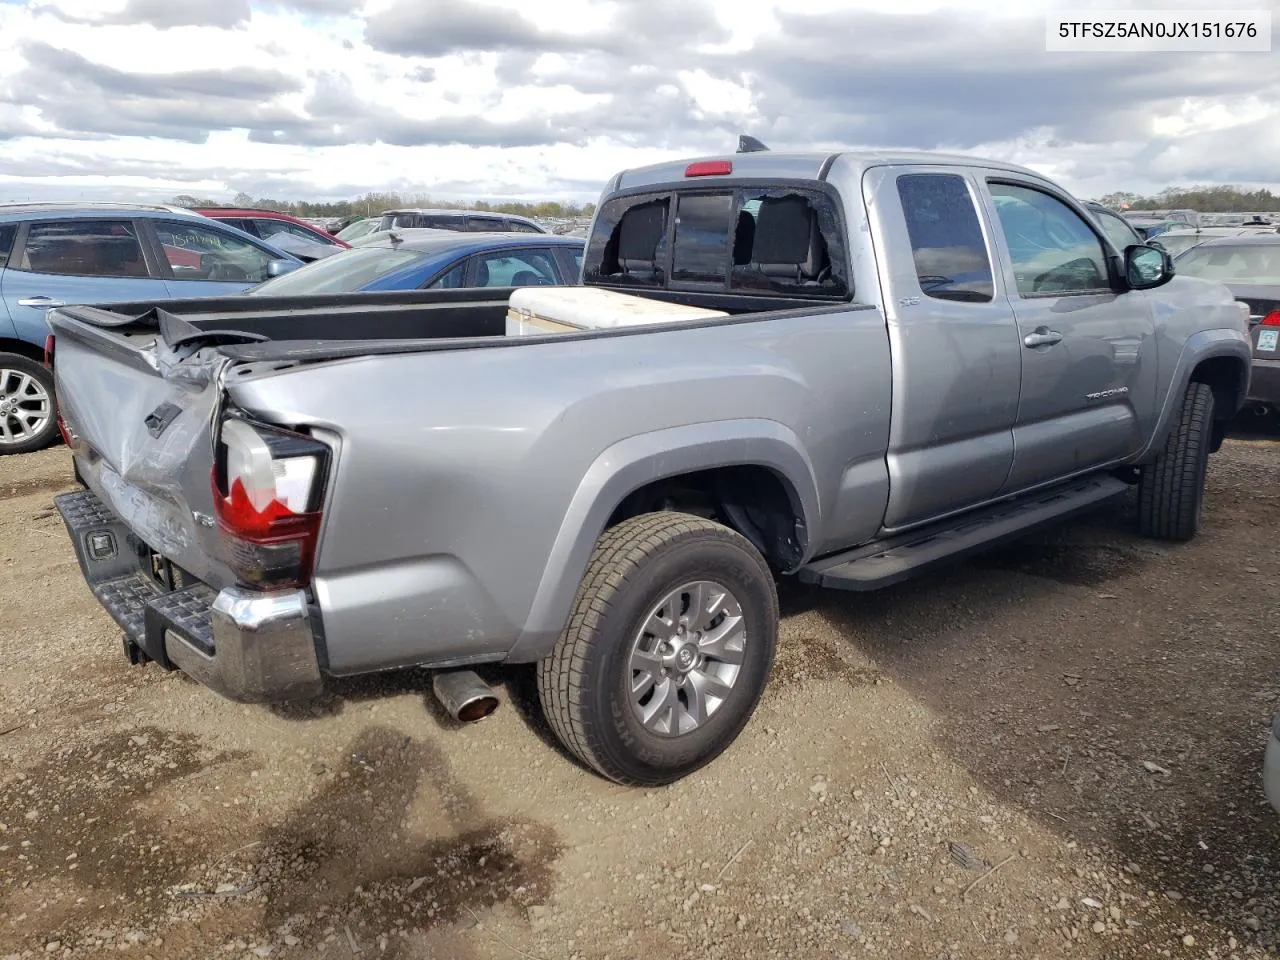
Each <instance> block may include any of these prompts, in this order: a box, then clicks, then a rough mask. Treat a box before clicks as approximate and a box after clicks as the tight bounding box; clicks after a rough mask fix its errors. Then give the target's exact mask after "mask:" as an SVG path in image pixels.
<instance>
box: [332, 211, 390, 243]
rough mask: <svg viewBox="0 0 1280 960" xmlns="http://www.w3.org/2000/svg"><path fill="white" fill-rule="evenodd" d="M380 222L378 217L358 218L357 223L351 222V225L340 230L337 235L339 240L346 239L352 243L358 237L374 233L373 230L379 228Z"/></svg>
mask: <svg viewBox="0 0 1280 960" xmlns="http://www.w3.org/2000/svg"><path fill="white" fill-rule="evenodd" d="M380 222H381V221H380V220H378V218H377V217H370V218H369V219H367V220H357V221H356V222H355V223H353V224H351V226H349V227H345V228H344V229H342V230H339V231H338V232H337V234H336V236H337V238H338V239H339V240H345V241H346V242H347V243H350V242H351V241H352V240H354V239H355V238H356V237H363V236H364V235H365V234H366V233H373V231H375V230H377V229H378V224H379V223H380Z"/></svg>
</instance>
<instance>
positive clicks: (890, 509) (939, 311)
mask: <svg viewBox="0 0 1280 960" xmlns="http://www.w3.org/2000/svg"><path fill="white" fill-rule="evenodd" d="M981 189H982V187H981V183H980V181H979V180H978V179H977V178H976V176H975V175H974V174H972V173H970V172H969V171H968V170H967V169H965V168H957V167H946V166H938V167H932V166H925V165H912V166H909V167H908V166H896V167H895V166H886V167H876V168H873V169H871V170H868V171H867V173H866V175H865V177H864V180H863V191H864V195H865V199H866V201H867V209H868V211H869V212H870V214H871V222H872V237H873V242H874V244H875V247H876V259H877V261H878V262H879V274H880V283H881V296H882V299H883V303H884V311H885V316H886V318H887V320H888V328H889V344H890V349H891V351H892V355H893V395H892V400H891V425H890V431H889V444H888V450H887V454H886V462H887V466H888V472H889V499H888V505H887V509H886V511H885V516H884V527H885V528H886V529H888V530H893V529H896V528H900V527H904V526H910V525H914V524H918V523H921V522H924V521H927V520H930V519H933V518H936V517H941V516H943V515H945V514H948V513H953V512H957V511H960V510H963V509H965V508H966V507H970V506H975V505H977V504H979V503H981V502H983V501H985V500H989V499H991V498H992V497H994V496H996V494H997V493H998V492H999V491H1000V489H1001V488H1002V487H1003V486H1004V483H1005V480H1006V478H1007V477H1008V475H1009V469H1010V467H1011V465H1012V463H1013V423H1014V417H1015V415H1016V413H1017V409H1018V386H1019V380H1020V377H1021V364H1022V357H1021V355H1020V354H1021V347H1020V345H1019V342H1018V335H1017V323H1016V320H1015V318H1014V314H1013V308H1012V306H1011V305H1010V303H1009V301H1008V299H1007V298H1005V297H1004V296H1002V295H1001V293H1000V286H999V284H997V282H996V279H997V276H996V270H995V266H994V265H995V264H996V263H997V260H996V256H995V249H996V245H995V241H994V236H993V233H992V229H991V224H990V222H989V220H988V219H987V218H986V216H985V215H984V210H985V208H984V206H983V204H982V201H981V199H980V193H979V191H980V190H981Z"/></svg>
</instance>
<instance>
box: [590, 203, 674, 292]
mask: <svg viewBox="0 0 1280 960" xmlns="http://www.w3.org/2000/svg"><path fill="white" fill-rule="evenodd" d="M669 209H670V201H669V199H668V198H667V197H665V196H664V197H659V198H656V199H655V198H653V197H652V196H649V197H619V198H618V199H616V200H611V201H609V202H608V203H606V204H605V205H604V207H603V208H602V209H601V211H600V214H599V215H598V216H597V217H596V225H595V230H594V231H593V232H592V235H591V241H590V244H589V246H588V249H587V270H586V273H585V276H584V278H583V279H584V280H586V281H587V282H588V283H590V282H592V281H594V282H605V283H611V284H613V283H616V284H624V285H627V286H642V287H660V286H662V285H663V280H664V276H665V273H664V271H665V269H666V266H665V265H666V259H667V212H668V210H669Z"/></svg>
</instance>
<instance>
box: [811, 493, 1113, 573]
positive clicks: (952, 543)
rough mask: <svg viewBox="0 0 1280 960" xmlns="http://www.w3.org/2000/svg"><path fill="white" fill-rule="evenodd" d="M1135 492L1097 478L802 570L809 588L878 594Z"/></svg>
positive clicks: (932, 527) (1001, 504)
mask: <svg viewBox="0 0 1280 960" xmlns="http://www.w3.org/2000/svg"><path fill="white" fill-rule="evenodd" d="M1128 489H1129V484H1127V483H1125V482H1124V481H1123V480H1120V479H1118V478H1116V477H1111V476H1091V477H1086V478H1084V479H1082V480H1075V481H1072V482H1070V483H1065V484H1062V485H1060V486H1057V487H1053V488H1051V489H1049V490H1042V491H1040V492H1038V493H1034V494H1029V495H1027V496H1026V497H1020V498H1018V499H1017V500H1007V501H1005V502H1003V503H998V504H996V505H994V506H991V507H985V508H983V509H982V510H977V511H975V512H973V513H968V514H965V515H963V516H961V517H953V518H952V519H950V520H946V521H943V522H941V523H936V524H933V525H931V526H928V527H922V528H921V529H919V530H913V531H911V532H909V533H904V534H899V535H898V536H896V537H890V538H889V539H887V540H880V541H877V542H876V543H872V544H868V545H866V546H863V547H858V548H857V549H854V550H849V551H847V552H845V553H840V554H836V555H835V556H830V557H825V558H823V559H821V560H815V561H814V562H812V563H810V564H808V565H807V566H804V567H801V568H800V571H799V574H798V575H799V577H800V579H801V580H802V581H803V582H805V583H816V584H818V585H819V586H823V587H831V588H834V589H836V590H878V589H880V588H881V587H887V586H889V585H890V584H893V583H898V582H899V581H902V580H906V579H908V578H909V577H912V576H914V575H915V574H917V573H919V572H920V571H922V570H924V569H926V568H928V567H932V566H934V565H935V564H941V563H944V562H946V561H950V560H956V559H959V558H960V557H963V556H966V555H967V554H971V553H976V552H977V551H979V550H984V549H986V548H988V547H991V546H994V545H995V544H997V543H999V542H1000V541H1002V540H1007V539H1010V538H1013V537H1019V536H1022V535H1023V534H1026V533H1030V532H1031V531H1032V530H1035V529H1037V528H1039V527H1043V526H1048V525H1049V524H1052V523H1056V522H1057V521H1059V520H1062V519H1065V518H1066V517H1068V516H1070V515H1071V514H1073V513H1078V512H1080V511H1082V510H1086V509H1088V508H1090V507H1094V506H1097V505H1099V504H1101V503H1103V502H1104V501H1106V500H1110V499H1111V498H1112V497H1116V496H1119V495H1120V494H1122V493H1124V492H1125V491H1126V490H1128Z"/></svg>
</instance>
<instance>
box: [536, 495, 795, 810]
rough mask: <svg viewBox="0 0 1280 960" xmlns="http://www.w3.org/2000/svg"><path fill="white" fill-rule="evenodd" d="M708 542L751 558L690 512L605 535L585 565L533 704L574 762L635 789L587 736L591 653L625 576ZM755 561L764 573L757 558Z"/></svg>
mask: <svg viewBox="0 0 1280 960" xmlns="http://www.w3.org/2000/svg"><path fill="white" fill-rule="evenodd" d="M707 537H714V538H720V539H725V540H730V541H733V542H737V543H740V544H742V545H745V546H747V548H748V549H749V550H751V551H752V553H753V554H754V553H755V550H754V548H753V547H751V546H750V544H749V543H748V541H747V540H746V538H744V537H742V536H741V535H739V534H738V533H736V532H735V531H733V530H731V529H729V528H728V527H726V526H724V525H722V524H719V523H716V522H715V521H713V520H707V519H704V518H703V517H699V516H696V515H694V514H687V513H676V512H672V511H661V512H657V513H647V514H643V515H641V516H638V517H632V518H631V519H628V520H624V521H623V522H622V523H619V524H618V525H617V526H614V527H611V528H610V529H608V530H606V531H605V532H604V534H603V535H601V537H600V539H599V540H598V541H597V542H596V546H595V549H594V551H593V552H592V555H591V559H590V561H589V562H588V564H587V570H586V573H585V575H584V576H583V578H582V583H581V584H580V585H579V587H578V593H577V596H576V598H575V600H574V605H573V608H572V612H571V613H570V616H569V623H568V625H567V626H566V627H565V630H564V632H563V633H562V634H561V635H560V637H559V639H558V640H557V641H556V645H555V647H554V649H553V650H552V652H551V654H550V655H549V656H547V657H546V658H544V659H543V660H541V661H540V662H539V664H538V694H539V699H540V700H541V702H542V707H543V712H544V713H545V715H546V718H547V722H548V723H549V724H550V726H551V729H552V731H553V732H554V733H555V734H556V736H557V737H558V738H559V740H560V742H561V743H562V744H563V745H564V746H565V748H566V749H568V750H569V751H570V752H571V753H572V754H573V755H574V756H575V757H577V758H578V759H579V760H581V761H582V762H583V763H585V764H586V765H587V766H589V767H591V768H592V769H593V770H595V771H597V772H598V773H600V774H601V775H603V776H605V777H607V778H609V779H610V780H613V781H615V782H618V783H623V784H628V785H638V784H640V783H641V781H638V780H636V779H634V778H633V777H629V776H627V775H626V774H625V773H624V772H623V771H621V770H619V769H616V768H615V765H614V764H611V763H610V762H608V760H607V759H606V756H605V752H604V750H603V749H602V745H601V743H600V741H599V738H598V737H596V736H593V733H592V725H591V724H590V722H589V720H588V716H587V710H588V698H589V697H590V696H591V693H592V691H591V690H590V689H589V688H588V682H587V673H586V660H587V657H588V654H589V651H590V649H591V647H592V645H593V644H594V643H595V642H597V639H598V636H599V632H600V628H601V626H602V625H603V624H604V623H605V621H606V620H607V619H608V617H609V614H610V612H611V611H612V609H613V600H614V598H615V597H617V596H618V595H619V594H620V593H621V592H623V591H624V590H625V589H626V587H627V586H628V585H629V583H630V582H631V581H630V578H631V577H632V576H634V575H635V574H636V573H637V572H638V571H639V570H640V568H641V566H642V565H643V564H644V563H645V562H646V561H647V559H648V558H649V557H650V556H652V555H653V554H654V553H655V552H656V551H658V550H660V549H662V548H664V547H668V546H670V545H672V544H673V543H675V542H678V541H682V540H689V539H697V538H707ZM756 555H757V556H758V554H756ZM759 559H760V564H761V566H762V568H763V570H764V572H765V573H766V574H768V567H767V565H765V564H764V560H763V558H759ZM770 576H771V575H770ZM770 582H772V580H770ZM772 603H773V609H774V613H775V616H776V612H777V595H776V593H773V594H772Z"/></svg>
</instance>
